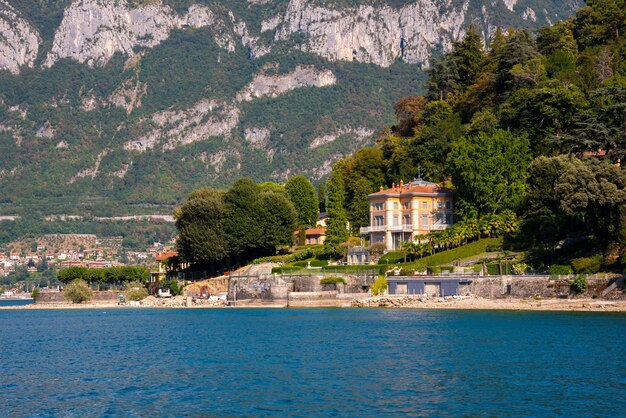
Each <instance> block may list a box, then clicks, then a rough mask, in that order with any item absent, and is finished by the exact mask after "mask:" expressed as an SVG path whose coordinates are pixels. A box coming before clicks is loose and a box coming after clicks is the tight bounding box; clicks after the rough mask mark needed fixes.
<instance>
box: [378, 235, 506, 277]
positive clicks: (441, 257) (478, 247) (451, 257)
mask: <svg viewBox="0 0 626 418" xmlns="http://www.w3.org/2000/svg"><path fill="white" fill-rule="evenodd" d="M490 246H500V247H501V246H502V238H483V239H480V240H478V241H475V242H472V243H470V244H467V245H463V246H462V247H457V248H453V249H451V250H447V251H441V252H439V253H436V254H433V255H429V256H428V257H423V258H420V259H419V260H417V261H414V262H411V263H398V264H390V265H389V268H400V269H402V270H412V271H424V270H426V269H427V268H428V267H433V266H440V265H445V264H450V263H453V262H455V261H457V260H460V259H464V258H468V257H472V256H475V255H479V254H482V253H485V252H487V247H490ZM491 248H493V247H491Z"/></svg>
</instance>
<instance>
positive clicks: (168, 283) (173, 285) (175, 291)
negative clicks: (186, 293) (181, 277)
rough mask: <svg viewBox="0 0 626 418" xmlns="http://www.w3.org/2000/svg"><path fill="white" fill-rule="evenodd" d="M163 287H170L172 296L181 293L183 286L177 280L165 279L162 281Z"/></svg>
mask: <svg viewBox="0 0 626 418" xmlns="http://www.w3.org/2000/svg"><path fill="white" fill-rule="evenodd" d="M161 289H170V293H171V294H172V296H178V295H180V292H181V290H182V289H181V288H180V287H179V286H178V282H177V281H176V280H165V281H162V282H161Z"/></svg>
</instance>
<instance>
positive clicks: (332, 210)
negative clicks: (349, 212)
mask: <svg viewBox="0 0 626 418" xmlns="http://www.w3.org/2000/svg"><path fill="white" fill-rule="evenodd" d="M335 168H336V167H335ZM344 201H345V190H344V180H343V173H342V172H341V170H338V169H334V170H333V171H332V173H331V174H330V177H329V178H328V181H327V183H326V212H327V214H328V219H327V220H326V241H324V249H325V251H326V252H327V253H329V254H337V248H338V246H339V244H341V243H343V242H346V241H347V240H348V230H347V229H346V223H347V218H346V209H345V208H344Z"/></svg>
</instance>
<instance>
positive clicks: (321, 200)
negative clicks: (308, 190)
mask: <svg viewBox="0 0 626 418" xmlns="http://www.w3.org/2000/svg"><path fill="white" fill-rule="evenodd" d="M317 202H318V205H319V211H320V213H324V212H326V185H325V184H324V183H323V182H320V184H318V185H317Z"/></svg>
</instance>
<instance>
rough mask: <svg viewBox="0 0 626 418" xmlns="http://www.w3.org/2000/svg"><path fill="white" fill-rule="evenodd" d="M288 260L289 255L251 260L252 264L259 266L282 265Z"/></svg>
mask: <svg viewBox="0 0 626 418" xmlns="http://www.w3.org/2000/svg"><path fill="white" fill-rule="evenodd" d="M288 258H289V254H284V255H271V256H269V257H261V258H257V259H255V260H252V264H261V263H284V262H286V261H287V259H288Z"/></svg>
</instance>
